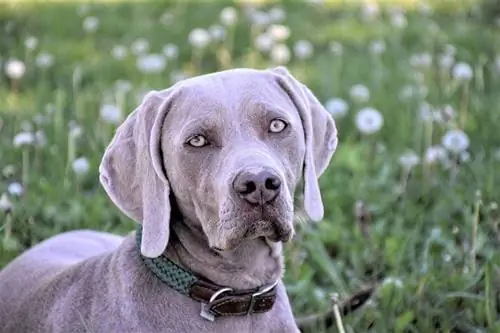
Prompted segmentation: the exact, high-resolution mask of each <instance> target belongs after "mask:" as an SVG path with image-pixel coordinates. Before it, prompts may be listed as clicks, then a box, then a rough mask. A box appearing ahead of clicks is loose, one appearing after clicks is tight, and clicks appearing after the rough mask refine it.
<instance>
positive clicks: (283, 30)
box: [267, 24, 290, 42]
mask: <svg viewBox="0 0 500 333" xmlns="http://www.w3.org/2000/svg"><path fill="white" fill-rule="evenodd" d="M267 33H268V34H269V36H271V37H272V38H273V39H274V40H275V41H277V42H283V41H285V40H287V39H288V37H290V28H289V27H287V26H286V25H283V24H272V25H270V26H269V27H268V28H267Z"/></svg>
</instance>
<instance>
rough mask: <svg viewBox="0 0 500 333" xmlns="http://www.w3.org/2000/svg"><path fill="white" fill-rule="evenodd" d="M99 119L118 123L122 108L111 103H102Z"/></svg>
mask: <svg viewBox="0 0 500 333" xmlns="http://www.w3.org/2000/svg"><path fill="white" fill-rule="evenodd" d="M100 115H101V119H102V120H104V121H105V122H107V123H110V124H115V125H117V124H119V123H120V121H121V120H122V110H121V109H120V108H119V107H118V106H117V105H113V104H103V105H102V106H101V111H100Z"/></svg>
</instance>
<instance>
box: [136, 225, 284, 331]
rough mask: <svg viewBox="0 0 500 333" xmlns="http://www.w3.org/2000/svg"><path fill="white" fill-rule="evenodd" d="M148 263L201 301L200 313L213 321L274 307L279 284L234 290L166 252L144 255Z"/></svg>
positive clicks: (171, 284) (181, 290)
mask: <svg viewBox="0 0 500 333" xmlns="http://www.w3.org/2000/svg"><path fill="white" fill-rule="evenodd" d="M141 234H142V226H141V225H140V224H139V225H138V227H137V232H136V241H137V246H138V249H139V252H140V248H141ZM141 258H142V260H143V261H144V263H145V264H146V266H147V267H148V268H149V269H150V270H151V271H152V272H153V273H154V274H155V275H156V276H157V277H158V278H159V279H160V280H161V281H163V282H164V283H165V284H167V285H168V286H169V287H171V288H172V289H174V290H176V291H178V292H179V293H181V294H184V295H186V296H188V297H190V298H192V299H194V300H196V301H198V302H201V312H200V315H201V316H202V317H203V318H205V319H207V320H210V321H214V320H215V318H216V317H219V316H245V315H248V314H253V313H263V312H267V311H269V310H271V308H272V307H273V305H274V302H275V301H276V284H277V282H275V283H273V284H271V285H265V286H262V287H260V288H254V289H245V290H235V289H232V288H228V287H223V286H220V285H218V284H215V283H213V282H211V281H209V280H207V279H205V278H202V277H200V276H198V275H196V274H195V273H193V272H191V271H188V270H186V269H184V268H182V267H180V266H179V265H177V264H176V263H174V262H173V261H172V260H170V259H168V258H167V257H166V256H165V255H161V256H159V257H157V258H147V257H144V256H143V255H141Z"/></svg>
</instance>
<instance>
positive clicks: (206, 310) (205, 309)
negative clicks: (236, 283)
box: [200, 288, 233, 321]
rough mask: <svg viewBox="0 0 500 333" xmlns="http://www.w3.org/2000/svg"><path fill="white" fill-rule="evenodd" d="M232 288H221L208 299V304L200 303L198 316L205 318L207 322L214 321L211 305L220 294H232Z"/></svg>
mask: <svg viewBox="0 0 500 333" xmlns="http://www.w3.org/2000/svg"><path fill="white" fill-rule="evenodd" d="M232 291H233V289H232V288H222V289H219V290H217V291H216V292H215V293H214V294H213V295H212V297H210V300H209V301H208V303H201V311H200V316H202V317H203V318H205V319H206V320H208V321H214V320H215V315H214V313H213V312H212V303H213V302H214V301H215V300H216V299H217V298H218V297H219V296H220V295H222V294H224V293H230V292H232Z"/></svg>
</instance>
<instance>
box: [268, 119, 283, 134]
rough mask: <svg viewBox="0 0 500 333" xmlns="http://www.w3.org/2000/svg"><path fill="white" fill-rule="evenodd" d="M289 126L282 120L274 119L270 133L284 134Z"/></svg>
mask: <svg viewBox="0 0 500 333" xmlns="http://www.w3.org/2000/svg"><path fill="white" fill-rule="evenodd" d="M286 126H287V123H286V122H285V121H283V120H281V119H273V120H271V123H270V124H269V131H270V132H273V133H279V132H282V131H283V130H284V129H285V128H286Z"/></svg>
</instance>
